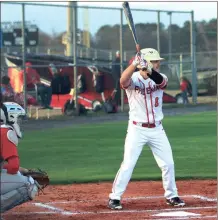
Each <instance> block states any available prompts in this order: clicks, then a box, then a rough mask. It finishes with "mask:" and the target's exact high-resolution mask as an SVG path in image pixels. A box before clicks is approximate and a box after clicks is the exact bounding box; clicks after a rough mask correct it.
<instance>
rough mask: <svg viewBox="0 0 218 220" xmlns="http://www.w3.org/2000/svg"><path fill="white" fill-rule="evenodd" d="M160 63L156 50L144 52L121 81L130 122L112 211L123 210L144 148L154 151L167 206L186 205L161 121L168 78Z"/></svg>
mask: <svg viewBox="0 0 218 220" xmlns="http://www.w3.org/2000/svg"><path fill="white" fill-rule="evenodd" d="M161 60H163V58H161V57H160V55H159V53H158V51H156V50H155V49H152V48H146V49H142V50H141V53H140V54H139V53H138V54H136V56H135V59H134V60H133V62H132V64H131V65H129V66H128V67H127V68H126V69H125V70H124V72H123V74H122V76H121V78H120V84H121V86H122V87H123V88H124V89H125V91H126V94H127V97H128V102H129V123H128V129H127V136H126V140H125V147H124V157H123V162H122V164H121V167H120V169H119V171H118V173H117V175H116V178H115V180H114V183H113V187H112V193H110V194H109V202H108V207H109V208H110V209H122V205H121V202H120V201H121V197H122V195H123V193H124V192H125V190H126V187H127V185H128V183H129V181H130V178H131V176H132V172H133V169H134V167H135V165H136V162H137V160H138V158H139V156H140V154H141V152H142V149H143V147H144V145H148V146H149V147H150V148H151V150H152V153H153V155H154V158H155V160H156V162H157V164H158V166H159V167H160V169H161V171H162V181H163V188H164V190H165V194H164V197H165V198H166V203H167V204H169V205H172V206H184V205H185V203H184V201H182V200H181V199H180V198H179V196H178V192H177V187H176V183H175V171H174V160H173V155H172V150H171V146H170V143H169V141H168V138H167V135H166V133H165V131H164V128H163V125H162V122H161V121H162V119H163V112H162V103H163V90H164V89H165V88H166V86H167V82H168V79H167V77H166V75H164V74H162V73H159V72H158V71H159V67H160V61H161ZM136 69H137V71H136Z"/></svg>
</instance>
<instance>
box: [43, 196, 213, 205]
mask: <svg viewBox="0 0 218 220" xmlns="http://www.w3.org/2000/svg"><path fill="white" fill-rule="evenodd" d="M180 197H181V198H196V199H201V200H203V201H208V202H216V201H217V199H216V198H209V197H206V196H201V195H184V196H180ZM144 199H164V197H163V196H140V197H129V198H123V199H122V200H123V201H128V200H130V201H131V200H144ZM96 200H98V201H105V202H107V201H108V199H95V200H70V201H53V202H47V203H45V204H67V203H77V202H78V203H81V202H85V203H87V202H90V203H91V202H96Z"/></svg>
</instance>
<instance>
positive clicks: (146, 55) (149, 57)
mask: <svg viewBox="0 0 218 220" xmlns="http://www.w3.org/2000/svg"><path fill="white" fill-rule="evenodd" d="M141 54H142V57H143V59H144V60H146V61H156V60H164V58H162V57H160V54H159V52H158V51H157V50H155V49H153V48H145V49H141Z"/></svg>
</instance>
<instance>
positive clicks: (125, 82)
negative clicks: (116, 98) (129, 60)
mask: <svg viewBox="0 0 218 220" xmlns="http://www.w3.org/2000/svg"><path fill="white" fill-rule="evenodd" d="M135 69H136V67H135V66H134V65H133V64H131V65H129V66H128V67H127V68H126V69H125V70H124V71H123V73H122V75H121V78H120V84H121V85H122V86H123V87H127V86H129V84H130V80H131V77H132V74H133V73H134V71H135Z"/></svg>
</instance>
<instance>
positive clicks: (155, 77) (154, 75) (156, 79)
mask: <svg viewBox="0 0 218 220" xmlns="http://www.w3.org/2000/svg"><path fill="white" fill-rule="evenodd" d="M148 77H149V78H150V79H152V80H153V81H154V82H155V83H156V84H158V85H159V84H161V83H162V82H163V80H164V78H163V76H162V75H161V74H160V73H158V72H157V71H155V70H153V69H152V72H151V74H148Z"/></svg>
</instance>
